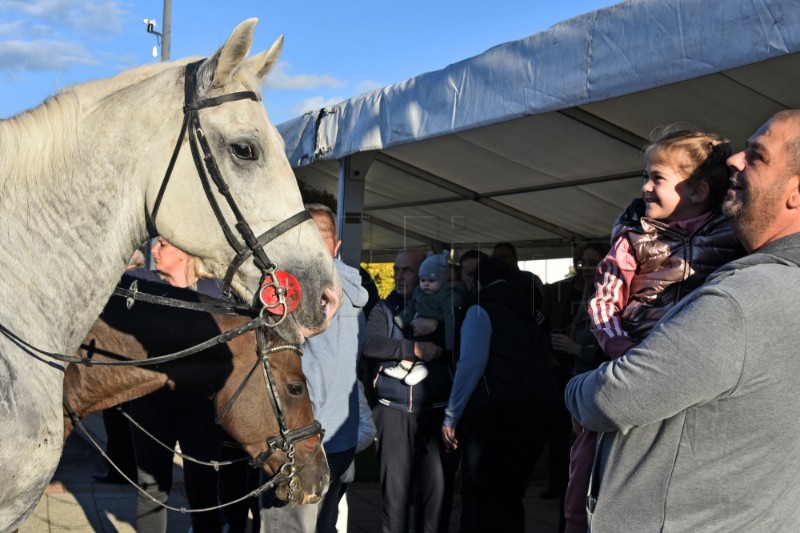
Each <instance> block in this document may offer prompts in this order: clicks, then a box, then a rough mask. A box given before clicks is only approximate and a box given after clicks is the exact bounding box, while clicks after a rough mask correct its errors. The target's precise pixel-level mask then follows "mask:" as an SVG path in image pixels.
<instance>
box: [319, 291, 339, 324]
mask: <svg viewBox="0 0 800 533" xmlns="http://www.w3.org/2000/svg"><path fill="white" fill-rule="evenodd" d="M340 301H341V297H340V291H334V290H333V289H332V288H330V287H328V288H327V289H325V291H323V293H322V299H321V301H320V306H321V307H322V309H323V311H324V312H325V317H326V319H327V318H331V317H332V316H333V315H334V314H335V313H336V311H338V310H339V303H340Z"/></svg>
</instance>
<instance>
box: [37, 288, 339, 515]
mask: <svg viewBox="0 0 800 533" xmlns="http://www.w3.org/2000/svg"><path fill="white" fill-rule="evenodd" d="M134 283H135V282H134ZM131 293H133V296H131ZM114 295H115V296H126V297H128V298H132V297H133V298H134V300H148V298H147V297H146V296H147V293H140V292H138V290H137V289H136V288H135V287H132V289H128V290H120V289H119V288H118V290H117V291H115V293H114ZM157 298H158V300H157V302H158V304H160V305H167V306H171V307H181V308H184V309H195V310H198V311H204V312H209V310H210V309H216V312H221V309H225V311H222V312H232V311H231V310H230V309H227V308H226V307H225V306H224V304H222V305H217V304H213V303H212V304H208V303H205V304H204V303H197V302H187V301H184V300H177V299H174V298H169V297H166V296H158V297H157ZM212 312H213V311H212ZM263 321H264V318H263V317H261V316H259V317H257V318H255V319H253V320H251V321H249V322H247V323H246V324H244V325H242V326H240V327H239V328H236V329H234V330H232V331H230V332H226V333H222V334H220V335H219V336H217V337H215V338H213V339H209V340H208V341H206V342H204V343H201V344H199V345H196V346H193V347H191V348H188V349H186V350H182V351H180V352H176V353H174V354H169V355H165V356H159V357H155V358H152V359H145V360H141V361H138V360H136V361H134V360H124V361H92V357H91V356H92V353H91V352H92V351H95V352H99V351H98V350H96V349H95V348H94V347H93V346H86V345H83V346H81V347H82V348H83V349H86V350H88V351H90V353H89V355H88V356H87V357H80V358H77V357H69V356H59V357H56V358H57V359H60V360H64V359H66V358H69V359H71V361H70V362H75V363H83V364H87V365H91V364H95V365H100V366H103V365H106V366H148V365H155V364H160V363H164V362H168V361H174V360H176V359H180V358H183V357H188V356H189V355H192V354H195V353H197V352H199V351H202V350H204V349H206V348H209V347H210V346H211V345H215V344H219V343H221V342H226V341H227V340H230V339H232V338H234V337H236V336H238V335H241V334H243V333H245V332H246V331H250V330H251V329H255V330H256V345H257V354H258V358H257V360H256V362H255V364H254V365H253V367H252V368H251V369H250V371H249V372H248V373H247V375H246V376H245V378H244V379H243V380H242V382H241V383H240V384H239V386H238V387H237V388H236V390H235V391H234V393H233V394H232V395H231V397H230V398H229V399H228V401H227V402H226V403H225V406H224V407H223V408H222V410H221V411H220V412H219V414H217V415H216V417H215V420H214V421H215V422H216V423H217V424H219V423H220V422H221V421H222V419H223V418H224V417H225V415H227V414H228V412H229V411H230V410H231V408H232V406H233V404H234V402H235V401H236V400H237V399H238V398H239V397H240V396H241V394H242V392H243V391H244V389H245V387H246V386H247V384H248V383H249V382H250V379H251V378H252V377H253V375H254V374H255V371H256V370H257V369H258V367H259V366H260V367H261V369H262V373H263V375H264V383H265V386H266V388H267V391H268V393H269V399H270V404H271V405H272V411H273V413H274V414H275V419H276V420H277V421H278V431H279V433H278V435H275V436H273V437H269V438H268V439H267V441H266V445H267V449H266V450H265V451H263V452H261V453H260V454H258V455H257V456H256V457H255V458H253V459H250V460H249V464H250V466H251V467H253V468H262V467H263V466H264V465H266V464H267V463H268V462H269V460H270V458H271V457H272V455H274V454H275V453H276V452H279V451H280V452H283V453H284V454H285V456H286V460H285V461H284V463H283V464H282V465H281V466H280V467H279V468H278V471H277V473H276V474H275V475H273V476H272V477H271V478H270V479H269V480H267V482H266V483H264V484H263V485H261V486H260V487H258V488H257V489H255V490H254V491H253V493H251V494H248V495H247V497H250V496H257V495H258V494H261V493H262V492H264V491H266V490H269V489H272V488H275V487H277V486H278V485H280V484H286V485H287V487H288V490H289V494H288V499H289V500H292V499H293V498H294V495H293V493H294V492H295V491H300V492H301V493H302V486H300V483H299V480H298V475H299V474H300V472H301V471H302V470H303V468H304V467H305V465H306V464H307V462H308V461H309V460H311V458H312V457H314V455H316V453H317V452H318V451H319V449H320V447H321V445H322V437H323V436H324V434H325V430H324V429H323V428H322V425H321V424H320V423H319V421H318V420H316V419H315V420H314V421H313V422H312V423H310V424H308V425H307V426H304V427H302V428H298V429H289V427H288V425H287V423H286V415H285V413H284V410H283V406H282V404H281V399H280V394H279V392H278V385H277V383H276V381H275V375H274V373H273V371H272V364H271V362H270V355H272V354H274V353H277V352H283V351H292V352H295V353H296V354H298V356H301V357H302V355H303V350H302V348H300V346H298V345H296V344H281V345H275V346H269V343H268V341H267V338H266V330H265V329H264V328H263V327H257V326H256V327H253V324H259V323H262V322H263ZM261 325H263V324H261ZM49 355H51V356H54V355H58V354H49ZM64 407H65V409H66V411H67V413H68V414H69V416H70V418H71V419H72V422H73V424H74V425H75V427H79V428H81V429H82V430H83V431H84V433H87V430H86V428H85V427H84V426H83V424H82V423H81V421H80V419H79V418H78V416H77V415H76V414H75V412H74V411H73V410H72V408H71V407H70V406H69V405H68V404H67V403H66V401H65V402H64ZM125 416H126V417H127V418H128V419H129V420H130V421H131V422H132V423H133V424H134V425H136V426H137V427H138V428H139V429H140V430H143V431H145V433H147V432H146V430H144V428H142V427H141V426H139V424H138V423H137V422H136V421H135V420H132V419H131V418H130V416H129V415H127V414H125ZM87 434H88V433H87ZM147 434H148V435H149V433H147ZM315 436H319V440H318V441H317V443H316V444H315V445H314V449H313V450H312V451H311V452H309V453H308V455H307V457H306V459H305V460H304V461H303V462H302V463H300V464H297V463H296V456H295V445H296V444H297V443H298V442H300V441H303V440H305V439H309V438H312V437H315ZM150 437H151V438H155V437H153V436H150ZM90 439H91V437H90ZM91 440H93V439H91ZM160 444H161V445H162V446H164V447H167V448H168V449H171V448H169V447H168V446H167V445H165V444H163V443H160ZM98 449H100V451H101V453H103V452H102V449H101V448H99V447H98ZM172 451H173V452H175V453H178V452H176V451H175V450H172ZM103 455H105V454H103ZM181 455H182V454H181ZM182 457H183V458H184V459H185V460H189V461H194V462H198V463H201V464H208V463H205V462H202V461H197V460H196V459H193V458H191V457H188V456H184V455H182ZM107 459H108V458H107ZM108 460H109V461H110V459H108ZM220 464H221V463H219V462H215V463H212V464H210V466H214V467H218V466H219V465H220ZM120 473H122V472H120ZM123 476H124V474H123ZM129 481H130V482H131V483H133V484H134V485H136V483H134V482H133V480H129ZM137 487H138V485H137ZM154 501H155V500H154ZM238 501H240V500H236V501H234V502H228V503H227V504H223V505H221V506H219V507H225V506H226V505H231V504H233V503H237V502H238ZM156 503H159V505H163V504H162V503H161V502H156ZM166 507H167V508H170V507H168V506H166ZM215 508H218V507H215ZM180 510H181V512H204V511H207V510H209V509H191V510H187V509H180Z"/></svg>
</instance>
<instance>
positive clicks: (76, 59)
mask: <svg viewBox="0 0 800 533" xmlns="http://www.w3.org/2000/svg"><path fill="white" fill-rule="evenodd" d="M97 64H98V61H97V60H96V59H95V58H94V57H93V56H92V54H90V53H89V52H88V51H87V50H86V49H85V48H84V47H83V45H81V44H76V43H68V42H62V41H45V40H41V41H27V42H26V41H5V42H0V70H16V71H22V70H60V71H63V70H69V68H70V67H71V66H72V65H97Z"/></svg>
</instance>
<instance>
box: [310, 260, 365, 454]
mask: <svg viewBox="0 0 800 533" xmlns="http://www.w3.org/2000/svg"><path fill="white" fill-rule="evenodd" d="M334 264H335V265H336V270H337V271H338V273H339V279H340V280H341V281H342V291H343V293H344V301H343V302H342V306H341V308H340V309H339V312H338V313H337V314H336V316H334V317H333V320H332V321H331V325H330V327H328V329H326V330H325V331H324V332H323V333H321V334H319V335H317V336H315V337H311V338H309V339H307V340H306V342H305V344H304V345H303V352H304V354H303V373H304V374H305V375H306V382H307V383H308V390H309V394H310V396H311V403H312V404H313V406H314V417H315V418H316V419H317V420H319V421H320V423H321V424H322V427H323V429H325V437H324V439H323V441H322V442H323V445H324V446H325V451H326V452H327V453H336V452H343V451H345V450H348V449H350V448H355V447H356V443H357V442H358V419H359V417H358V384H357V379H358V376H357V365H358V354H359V353H361V345H362V344H363V342H364V333H365V330H366V319H365V318H364V311H363V309H362V308H363V307H364V305H365V304H366V303H367V298H368V295H367V291H366V289H364V288H363V287H362V286H361V275H360V274H359V272H358V269H357V268H353V267H350V266H348V265H346V264H345V263H343V262H342V261H339V260H338V259H336V260H334Z"/></svg>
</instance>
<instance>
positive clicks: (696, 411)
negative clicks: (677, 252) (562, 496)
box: [566, 234, 800, 533]
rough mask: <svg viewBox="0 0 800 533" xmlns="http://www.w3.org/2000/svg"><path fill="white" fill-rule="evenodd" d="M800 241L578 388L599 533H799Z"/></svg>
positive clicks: (742, 266)
mask: <svg viewBox="0 0 800 533" xmlns="http://www.w3.org/2000/svg"><path fill="white" fill-rule="evenodd" d="M798 264H800V234H794V235H790V236H788V237H784V238H782V239H779V240H776V241H774V242H772V243H769V244H767V245H765V246H763V247H762V248H761V249H760V250H758V251H757V252H755V253H753V254H751V255H748V256H745V257H743V258H741V259H738V260H736V261H733V262H731V263H728V264H727V265H725V266H723V267H721V268H720V269H719V270H717V272H715V273H714V274H712V275H711V276H710V277H709V278H708V281H707V282H706V284H705V285H703V286H701V287H700V288H698V289H697V290H696V291H694V292H693V293H691V294H690V295H689V296H687V297H686V298H685V299H684V300H683V301H682V302H681V303H680V304H679V305H678V306H676V307H675V309H674V310H673V311H672V312H670V313H669V314H668V315H667V316H666V317H664V319H663V320H662V321H661V322H660V323H659V324H658V325H657V326H656V327H655V328H654V329H653V331H652V333H651V334H650V335H649V336H648V337H647V338H646V339H645V340H644V341H643V342H642V343H641V344H640V345H639V346H638V347H637V348H635V349H633V350H631V351H630V352H628V353H627V354H626V355H625V356H624V357H621V358H619V359H617V360H615V361H613V362H611V363H607V364H604V365H602V366H601V367H600V368H598V369H597V370H596V371H594V372H589V373H586V374H582V375H580V376H577V377H575V378H574V379H573V380H572V381H570V383H569V385H568V386H567V392H566V401H567V406H568V407H569V409H570V411H571V412H572V414H573V415H574V416H575V418H576V419H577V420H578V421H579V422H580V423H581V424H582V425H583V426H585V427H587V428H588V429H590V430H594V431H597V432H605V434H604V435H603V436H602V440H601V441H600V442H599V444H598V448H599V453H598V457H597V465H596V469H595V476H596V477H595V482H596V485H597V488H596V490H595V491H594V492H595V494H596V496H597V502H596V507H595V508H594V515H593V516H592V517H591V521H590V525H591V531H595V532H613V533H619V532H635V533H646V532H651V531H665V532H672V531H681V532H698V531H725V532H730V531H746V532H761V531H763V532H770V533H774V532H783V531H786V532H797V531H800V505H799V504H798V503H799V502H800V424H798V422H797V417H798V415H800V353H798V352H799V351H800V327H798V325H797V324H798V318H799V317H800V268H798Z"/></svg>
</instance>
